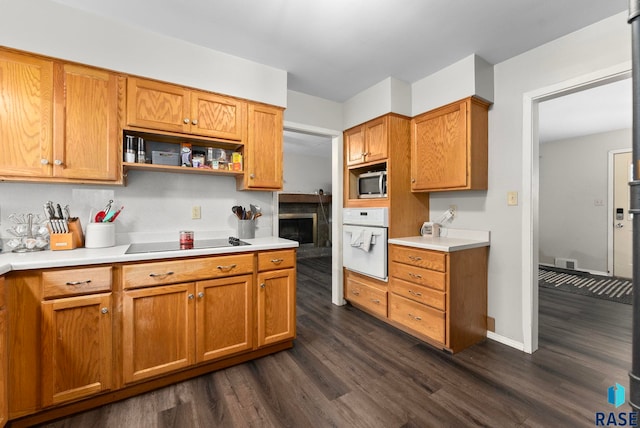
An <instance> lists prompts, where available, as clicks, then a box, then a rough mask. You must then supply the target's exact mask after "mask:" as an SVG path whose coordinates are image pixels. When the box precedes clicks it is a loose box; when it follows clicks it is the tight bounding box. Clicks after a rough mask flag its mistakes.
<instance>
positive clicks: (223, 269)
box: [217, 263, 237, 272]
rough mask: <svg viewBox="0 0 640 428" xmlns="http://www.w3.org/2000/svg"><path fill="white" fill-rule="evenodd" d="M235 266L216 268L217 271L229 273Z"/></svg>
mask: <svg viewBox="0 0 640 428" xmlns="http://www.w3.org/2000/svg"><path fill="white" fill-rule="evenodd" d="M236 266H237V265H236V264H235V263H234V264H232V265H229V266H217V268H218V269H220V270H222V271H225V272H229V271H230V270H231V269H233V268H235V267H236Z"/></svg>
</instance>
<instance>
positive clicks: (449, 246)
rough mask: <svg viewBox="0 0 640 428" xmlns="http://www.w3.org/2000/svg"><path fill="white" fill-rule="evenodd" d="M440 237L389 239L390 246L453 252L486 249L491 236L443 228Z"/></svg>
mask: <svg viewBox="0 0 640 428" xmlns="http://www.w3.org/2000/svg"><path fill="white" fill-rule="evenodd" d="M441 230H442V236H438V237H434V236H408V237H406V238H392V239H389V243H390V244H396V245H404V246H406V247H415V248H422V249H425V250H435V251H445V252H448V253H450V252H453V251H460V250H467V249H469V248H477V247H488V246H489V245H490V244H491V239H490V238H491V234H490V232H488V231H484V230H466V229H450V228H443V229H441Z"/></svg>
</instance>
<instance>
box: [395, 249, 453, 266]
mask: <svg viewBox="0 0 640 428" xmlns="http://www.w3.org/2000/svg"><path fill="white" fill-rule="evenodd" d="M389 260H391V261H395V262H399V263H405V264H408V265H412V266H417V267H421V268H425V269H431V270H437V271H439V272H445V271H446V268H447V255H446V253H443V252H439V251H429V250H422V249H416V248H411V247H403V246H400V245H389Z"/></svg>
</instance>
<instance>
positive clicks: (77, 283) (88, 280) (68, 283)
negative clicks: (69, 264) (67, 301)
mask: <svg viewBox="0 0 640 428" xmlns="http://www.w3.org/2000/svg"><path fill="white" fill-rule="evenodd" d="M90 282H91V280H90V279H87V280H86V281H71V282H67V285H80V284H88V283H90Z"/></svg>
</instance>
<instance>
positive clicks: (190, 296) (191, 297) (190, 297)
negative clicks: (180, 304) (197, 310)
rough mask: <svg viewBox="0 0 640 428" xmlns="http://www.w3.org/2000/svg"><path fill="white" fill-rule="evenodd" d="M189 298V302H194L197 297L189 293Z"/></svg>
mask: <svg viewBox="0 0 640 428" xmlns="http://www.w3.org/2000/svg"><path fill="white" fill-rule="evenodd" d="M188 297H189V300H193V299H195V297H196V296H194V295H193V293H189V296H188Z"/></svg>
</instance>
